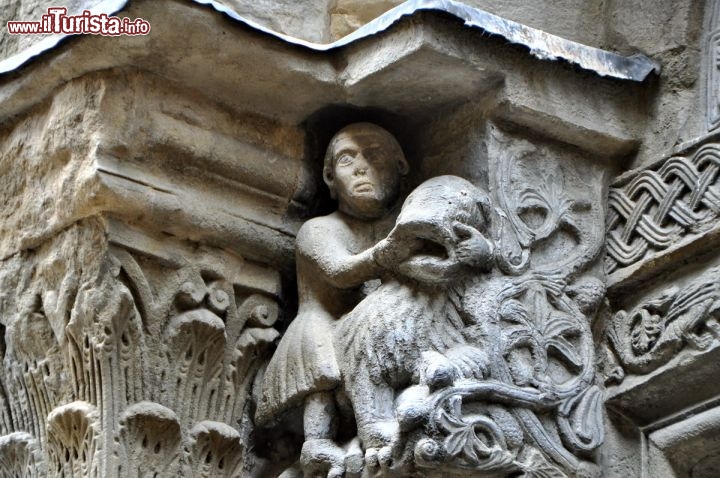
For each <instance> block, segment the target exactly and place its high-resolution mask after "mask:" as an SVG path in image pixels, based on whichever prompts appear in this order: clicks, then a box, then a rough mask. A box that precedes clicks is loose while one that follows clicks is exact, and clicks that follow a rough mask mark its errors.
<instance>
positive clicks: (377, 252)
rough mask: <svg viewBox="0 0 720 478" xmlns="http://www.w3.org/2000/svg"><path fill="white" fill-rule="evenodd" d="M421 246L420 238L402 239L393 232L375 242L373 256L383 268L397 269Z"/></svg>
mask: <svg viewBox="0 0 720 478" xmlns="http://www.w3.org/2000/svg"><path fill="white" fill-rule="evenodd" d="M420 246H421V245H420V241H419V240H414V239H407V238H405V239H400V238H398V237H397V236H395V235H393V233H392V232H391V233H390V234H389V235H388V237H386V238H385V239H383V240H382V241H380V242H378V243H377V244H375V246H374V247H373V258H374V259H375V262H376V263H377V264H378V265H379V266H381V267H382V268H384V269H395V268H397V266H398V265H399V264H400V263H402V262H404V261H405V260H407V259H408V258H410V257H411V256H412V255H413V254H415V253H416V252H417V251H418V250H419V248H420Z"/></svg>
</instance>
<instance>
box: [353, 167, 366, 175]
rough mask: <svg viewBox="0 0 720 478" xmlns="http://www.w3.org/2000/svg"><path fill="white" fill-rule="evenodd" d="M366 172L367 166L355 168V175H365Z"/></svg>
mask: <svg viewBox="0 0 720 478" xmlns="http://www.w3.org/2000/svg"><path fill="white" fill-rule="evenodd" d="M365 174H367V168H357V169H356V170H355V176H365Z"/></svg>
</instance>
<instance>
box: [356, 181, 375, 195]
mask: <svg viewBox="0 0 720 478" xmlns="http://www.w3.org/2000/svg"><path fill="white" fill-rule="evenodd" d="M373 189H374V186H373V184H372V183H370V182H367V181H363V182H361V183H357V184H355V185H354V186H353V191H355V192H356V193H369V192H372V191H373Z"/></svg>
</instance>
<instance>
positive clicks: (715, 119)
mask: <svg viewBox="0 0 720 478" xmlns="http://www.w3.org/2000/svg"><path fill="white" fill-rule="evenodd" d="M708 12H709V15H710V29H709V31H708V33H707V38H706V40H705V42H706V43H705V55H706V58H707V60H706V61H707V63H706V64H707V73H706V75H705V82H706V84H705V102H706V103H705V105H706V114H705V118H706V124H707V130H708V131H713V130H714V129H716V128H717V127H718V126H720V4H718V2H717V1H713V2H711V3H710V4H709V5H708Z"/></svg>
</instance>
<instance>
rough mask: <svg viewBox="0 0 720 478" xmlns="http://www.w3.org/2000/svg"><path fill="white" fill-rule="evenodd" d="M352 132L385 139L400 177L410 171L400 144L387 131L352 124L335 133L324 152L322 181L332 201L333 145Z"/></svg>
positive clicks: (333, 176)
mask: <svg viewBox="0 0 720 478" xmlns="http://www.w3.org/2000/svg"><path fill="white" fill-rule="evenodd" d="M353 132H365V133H368V132H369V133H372V134H375V135H377V136H379V137H381V138H383V139H385V140H386V141H387V143H386V144H387V145H388V146H389V147H390V148H391V151H390V157H392V158H396V159H397V167H398V171H399V172H400V175H401V176H405V175H406V174H407V173H408V171H409V169H410V167H409V166H408V163H407V160H406V159H405V154H404V153H403V150H402V148H401V147H400V143H398V142H397V139H395V136H393V135H392V134H391V133H390V132H389V131H388V130H386V129H385V128H382V127H380V126H378V125H376V124H373V123H365V122H363V123H352V124H350V125H348V126H345V127H344V128H343V129H341V130H340V131H338V132H337V133H335V135H334V136H333V137H332V139H331V140H330V144H328V147H327V150H326V151H325V159H324V160H323V179H324V180H325V184H327V186H328V188H330V196H331V197H332V198H333V199H335V197H336V192H335V185H334V179H335V157H334V154H333V153H334V149H335V144H337V142H338V140H339V139H340V136H342V135H343V134H347V133H353Z"/></svg>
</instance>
